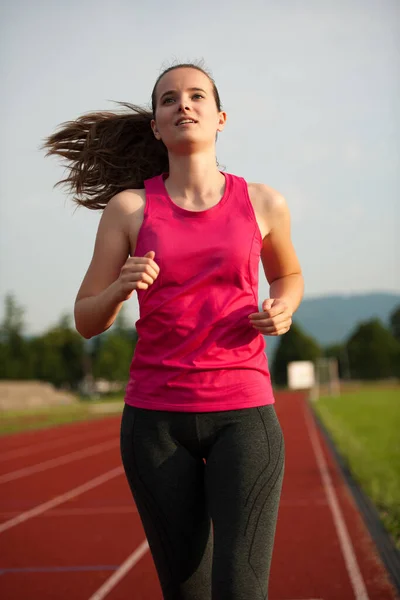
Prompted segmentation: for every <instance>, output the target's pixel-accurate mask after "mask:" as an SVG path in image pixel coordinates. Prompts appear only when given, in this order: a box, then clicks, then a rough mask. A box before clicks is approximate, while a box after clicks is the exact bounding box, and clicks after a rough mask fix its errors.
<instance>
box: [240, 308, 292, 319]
mask: <svg viewBox="0 0 400 600" xmlns="http://www.w3.org/2000/svg"><path fill="white" fill-rule="evenodd" d="M285 313H286V314H288V313H287V308H286V306H285V305H284V304H281V305H280V306H279V307H278V306H274V307H272V308H271V309H270V310H266V311H264V312H260V313H253V314H251V315H249V319H251V320H252V321H253V320H255V321H262V320H263V319H273V318H274V317H277V316H278V315H284V314H285Z"/></svg>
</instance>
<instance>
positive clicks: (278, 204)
mask: <svg viewBox="0 0 400 600" xmlns="http://www.w3.org/2000/svg"><path fill="white" fill-rule="evenodd" d="M247 185H248V190H249V196H250V200H251V202H252V204H253V206H254V208H255V209H256V210H258V211H260V213H261V214H263V215H265V217H274V216H278V215H280V214H283V213H285V212H286V211H287V210H288V206H287V202H286V200H285V198H284V196H283V195H282V194H281V193H280V192H278V191H277V190H275V189H274V188H272V187H271V186H269V185H266V184H265V183H248V184H247Z"/></svg>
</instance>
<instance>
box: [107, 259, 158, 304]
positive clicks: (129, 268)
mask: <svg viewBox="0 0 400 600" xmlns="http://www.w3.org/2000/svg"><path fill="white" fill-rule="evenodd" d="M154 257H155V252H154V251H153V250H150V252H147V253H146V254H145V255H144V256H134V257H130V258H128V259H127V261H126V263H125V264H124V266H123V267H122V269H121V272H120V274H119V277H118V280H117V282H116V284H117V286H118V299H119V300H120V301H121V302H122V301H123V300H128V299H129V298H130V297H131V296H132V294H133V292H134V291H135V290H147V288H148V287H149V286H150V285H152V284H153V283H154V281H155V280H156V279H157V277H158V274H159V272H160V267H159V266H158V264H157V263H156V262H155V261H154Z"/></svg>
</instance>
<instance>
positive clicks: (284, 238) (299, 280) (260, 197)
mask: <svg viewBox="0 0 400 600" xmlns="http://www.w3.org/2000/svg"><path fill="white" fill-rule="evenodd" d="M249 191H250V190H249ZM252 192H253V193H252V194H251V198H252V201H253V199H254V200H255V202H254V204H255V205H256V210H257V212H258V213H260V211H262V212H261V216H262V219H263V223H265V224H266V230H267V232H268V233H267V234H266V235H265V236H264V238H263V245H262V250H261V260H262V264H263V268H264V273H265V276H266V278H267V280H268V283H269V284H270V294H269V295H270V298H268V299H267V300H264V302H263V303H262V312H261V313H253V314H251V315H249V320H250V323H251V324H252V325H253V327H255V328H256V329H258V330H259V331H260V332H261V333H262V334H263V335H282V334H283V333H286V332H287V331H289V329H290V326H291V324H292V316H293V314H294V312H295V311H296V310H297V308H298V306H299V304H300V302H301V299H302V297H303V292H304V281H303V275H302V272H301V267H300V263H299V260H298V258H297V255H296V251H295V249H294V247H293V243H292V239H291V233H290V213H289V208H288V206H287V203H286V201H285V198H284V197H283V196H282V195H281V194H279V193H278V192H277V191H275V190H273V189H272V188H270V187H268V186H264V185H254V184H253V186H252Z"/></svg>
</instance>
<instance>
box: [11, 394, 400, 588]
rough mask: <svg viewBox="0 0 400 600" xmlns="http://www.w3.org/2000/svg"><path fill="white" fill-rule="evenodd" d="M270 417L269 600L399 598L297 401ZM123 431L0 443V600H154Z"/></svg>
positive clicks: (112, 425)
mask: <svg viewBox="0 0 400 600" xmlns="http://www.w3.org/2000/svg"><path fill="white" fill-rule="evenodd" d="M276 409H277V413H278V416H279V419H280V422H281V425H282V428H283V431H284V435H285V442H286V471H285V480H284V485H283V492H282V500H281V506H280V512H279V520H278V527H277V533H276V542H275V552H274V557H273V562H272V572H271V581H270V594H269V597H270V599H271V600H350V599H351V600H353V599H357V600H367V599H370V600H389V599H390V600H392V599H395V598H396V597H397V596H396V594H395V592H394V590H393V588H392V587H391V585H390V583H389V581H388V578H387V575H386V573H385V570H384V567H383V566H382V564H381V562H380V561H379V559H378V557H377V554H376V551H375V549H374V545H373V543H372V540H371V538H370V536H369V534H368V532H367V530H366V528H365V527H364V525H363V523H362V521H361V518H360V516H359V514H358V511H357V509H356V508H355V505H354V503H353V501H352V498H351V497H350V493H349V492H348V491H347V488H346V484H345V483H344V482H343V480H342V478H341V476H340V474H339V472H338V470H337V468H336V466H335V464H334V462H333V459H332V457H331V455H330V454H329V451H328V450H327V448H326V446H325V444H324V441H323V439H322V438H321V436H320V435H319V433H318V432H317V429H316V427H315V424H314V421H313V418H312V416H311V413H310V410H309V408H308V404H307V402H306V401H305V398H304V397H303V395H301V394H294V393H282V394H277V403H276ZM119 421H120V419H119V417H113V418H105V419H102V420H97V421H91V422H87V423H79V424H73V425H65V426H62V427H55V428H52V429H48V430H44V431H40V432H32V433H25V434H18V435H12V436H5V437H3V438H0V597H1V598H2V600H11V599H12V600H22V599H24V600H39V599H40V600H47V599H51V600H55V599H57V600H67V599H68V600H102V599H103V598H107V600H162V596H161V591H160V588H159V585H158V582H157V578H156V574H155V570H154V566H153V563H152V559H151V556H150V553H149V551H148V546H147V543H146V539H145V535H144V533H143V529H142V526H141V523H140V519H139V515H138V514H137V512H136V509H135V506H134V504H133V500H132V499H131V496H130V491H129V489H128V485H127V483H126V481H125V478H124V475H123V472H122V468H121V461H120V456H119V447H118V443H119ZM244 600H245V599H244ZM246 600H251V598H249V599H246Z"/></svg>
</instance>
